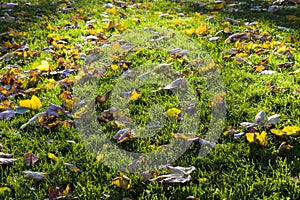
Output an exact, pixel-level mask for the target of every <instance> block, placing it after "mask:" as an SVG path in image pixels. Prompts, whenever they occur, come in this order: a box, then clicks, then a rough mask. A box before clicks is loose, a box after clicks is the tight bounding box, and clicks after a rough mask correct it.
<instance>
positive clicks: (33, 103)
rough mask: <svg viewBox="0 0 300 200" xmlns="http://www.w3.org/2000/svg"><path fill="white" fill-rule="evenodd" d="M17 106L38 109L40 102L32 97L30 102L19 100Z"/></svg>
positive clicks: (35, 97) (40, 105)
mask: <svg viewBox="0 0 300 200" xmlns="http://www.w3.org/2000/svg"><path fill="white" fill-rule="evenodd" d="M19 105H20V106H21V107H24V108H29V109H40V108H41V107H42V102H41V100H40V99H39V98H38V97H37V96H35V95H33V96H32V97H31V99H30V100H29V99H27V100H20V101H19Z"/></svg>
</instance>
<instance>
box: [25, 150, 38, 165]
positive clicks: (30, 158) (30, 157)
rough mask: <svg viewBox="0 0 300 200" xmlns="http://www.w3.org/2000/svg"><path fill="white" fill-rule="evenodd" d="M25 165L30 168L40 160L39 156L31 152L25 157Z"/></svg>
mask: <svg viewBox="0 0 300 200" xmlns="http://www.w3.org/2000/svg"><path fill="white" fill-rule="evenodd" d="M24 160H25V165H26V166H30V165H33V164H34V163H36V162H37V161H38V160H39V157H38V156H37V155H34V154H33V153H31V152H28V153H26V154H25V155H24Z"/></svg>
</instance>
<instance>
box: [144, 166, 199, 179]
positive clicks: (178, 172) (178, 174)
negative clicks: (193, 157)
mask: <svg viewBox="0 0 300 200" xmlns="http://www.w3.org/2000/svg"><path fill="white" fill-rule="evenodd" d="M167 168H168V169H169V170H170V171H171V174H167V175H161V176H157V177H155V178H152V179H149V181H156V180H159V181H161V182H164V183H185V182H188V181H190V180H191V179H192V178H191V176H190V174H191V173H192V172H193V171H194V170H195V169H196V168H195V167H194V166H192V167H180V166H177V167H172V166H168V167H167Z"/></svg>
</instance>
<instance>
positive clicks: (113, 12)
mask: <svg viewBox="0 0 300 200" xmlns="http://www.w3.org/2000/svg"><path fill="white" fill-rule="evenodd" d="M106 12H108V13H110V14H113V15H115V14H117V9H116V7H113V8H107V9H106Z"/></svg>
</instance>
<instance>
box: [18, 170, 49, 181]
mask: <svg viewBox="0 0 300 200" xmlns="http://www.w3.org/2000/svg"><path fill="white" fill-rule="evenodd" d="M23 174H25V178H28V179H33V180H36V181H39V180H42V179H43V178H45V176H46V173H43V172H33V171H24V172H23Z"/></svg>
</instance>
